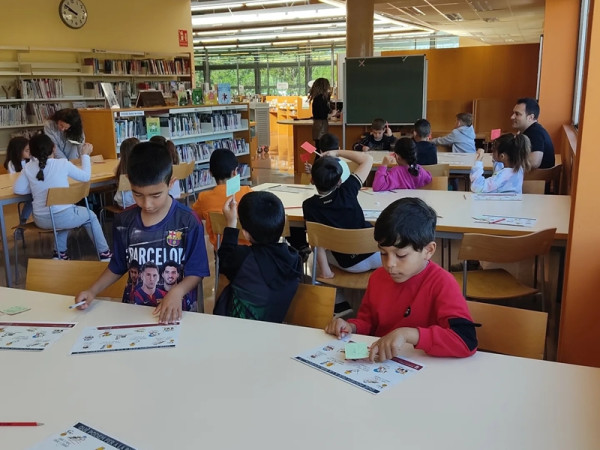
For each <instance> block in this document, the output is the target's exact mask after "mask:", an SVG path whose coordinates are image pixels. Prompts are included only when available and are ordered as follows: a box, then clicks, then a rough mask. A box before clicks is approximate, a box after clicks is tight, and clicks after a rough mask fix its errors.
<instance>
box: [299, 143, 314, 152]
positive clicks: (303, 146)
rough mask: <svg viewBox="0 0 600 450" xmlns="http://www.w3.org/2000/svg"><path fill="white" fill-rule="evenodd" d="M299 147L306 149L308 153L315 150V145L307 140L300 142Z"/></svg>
mask: <svg viewBox="0 0 600 450" xmlns="http://www.w3.org/2000/svg"><path fill="white" fill-rule="evenodd" d="M300 148H302V149H304V150H306V151H307V152H308V153H314V152H315V151H316V150H317V147H315V146H314V145H312V144H311V143H310V142H308V141H306V142H305V143H304V144H302V145H301V146H300Z"/></svg>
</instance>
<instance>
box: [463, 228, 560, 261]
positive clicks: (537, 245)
mask: <svg viewBox="0 0 600 450" xmlns="http://www.w3.org/2000/svg"><path fill="white" fill-rule="evenodd" d="M555 233H556V228H549V229H546V230H541V231H538V232H536V233H530V234H525V235H523V236H494V235H491V234H478V233H465V234H464V235H463V238H462V242H461V244H460V249H459V251H458V259H460V260H465V259H472V260H480V261H489V262H497V263H512V262H517V261H522V260H524V259H528V258H534V257H536V256H543V255H546V254H547V253H548V252H549V251H550V247H551V246H552V242H553V241H554V234H555Z"/></svg>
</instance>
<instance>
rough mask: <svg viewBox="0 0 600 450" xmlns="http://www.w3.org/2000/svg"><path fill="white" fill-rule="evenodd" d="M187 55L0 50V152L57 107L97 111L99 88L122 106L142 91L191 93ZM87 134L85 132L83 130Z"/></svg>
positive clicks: (101, 99)
mask: <svg viewBox="0 0 600 450" xmlns="http://www.w3.org/2000/svg"><path fill="white" fill-rule="evenodd" d="M190 61H191V59H190V55H189V54H172V55H164V54H153V53H146V52H137V51H121V50H100V49H69V48H40V47H0V151H4V150H5V148H6V144H7V143H8V141H9V140H10V138H11V137H12V136H13V135H18V134H24V135H28V134H31V133H33V132H35V131H37V130H39V129H41V128H42V127H43V122H44V120H46V119H47V118H48V117H49V116H51V115H52V114H53V113H54V111H56V110H58V109H61V108H68V107H73V108H82V107H94V106H96V107H102V106H104V97H103V95H102V89H101V87H100V83H102V82H110V83H111V84H112V85H113V89H114V91H115V94H116V96H117V98H118V99H119V101H120V104H121V105H124V104H127V101H131V102H132V103H134V104H135V98H136V96H137V92H138V91H139V90H142V89H156V90H159V91H161V92H162V93H163V95H165V96H166V97H170V96H171V92H172V90H174V88H177V89H191V88H193V83H192V80H193V70H192V67H191V64H190ZM86 132H87V130H86Z"/></svg>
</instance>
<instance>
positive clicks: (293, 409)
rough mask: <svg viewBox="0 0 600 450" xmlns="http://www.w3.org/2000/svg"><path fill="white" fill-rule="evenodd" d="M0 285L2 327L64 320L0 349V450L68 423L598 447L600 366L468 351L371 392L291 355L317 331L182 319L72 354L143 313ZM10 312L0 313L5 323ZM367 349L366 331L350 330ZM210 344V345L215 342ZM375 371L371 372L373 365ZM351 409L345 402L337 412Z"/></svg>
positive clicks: (153, 435) (335, 438) (159, 443)
mask: <svg viewBox="0 0 600 450" xmlns="http://www.w3.org/2000/svg"><path fill="white" fill-rule="evenodd" d="M72 303H73V298H72V297H68V296H61V295H54V294H44V293H39V292H31V291H24V290H17V289H9V288H0V307H1V309H4V308H5V307H8V306H12V305H21V306H27V307H30V308H31V309H30V310H29V311H26V312H24V313H21V314H18V315H16V316H3V318H2V320H4V321H7V320H8V321H11V322H12V321H23V322H31V321H44V322H61V323H64V322H77V325H76V326H75V327H74V328H72V329H70V330H68V331H66V332H65V333H64V335H62V337H61V338H60V339H59V340H58V341H57V342H55V343H53V344H52V345H51V346H49V347H48V348H46V349H45V350H43V351H39V352H27V351H18V350H12V351H7V350H0V351H1V352H2V358H3V360H2V362H3V364H2V367H3V370H2V372H1V373H0V383H2V385H4V386H10V389H5V392H4V395H3V399H2V400H3V406H4V408H3V414H2V416H3V419H1V420H5V421H21V420H27V421H29V420H31V421H40V422H43V423H44V425H43V426H38V427H3V429H2V439H1V440H2V447H3V448H11V449H16V448H29V447H30V446H32V445H34V444H36V443H39V442H41V441H43V440H44V439H46V438H47V437H48V436H50V435H53V434H55V433H58V432H60V431H62V430H63V429H65V428H66V427H68V426H71V425H73V424H75V423H77V422H82V423H84V424H86V425H89V426H91V427H94V428H96V429H99V430H101V431H102V432H104V433H106V434H107V435H109V436H111V437H114V438H116V439H118V440H120V441H122V442H125V443H127V444H129V445H131V446H133V447H135V448H143V449H166V448H177V449H188V448H189V449H192V448H200V447H202V448H211V449H235V448H246V449H266V450H268V449H279V448H282V447H285V448H287V449H306V448H340V447H344V448H349V449H359V448H370V447H372V446H373V443H377V444H378V446H379V447H389V448H392V447H397V446H398V443H399V442H401V443H402V447H403V448H419V449H439V448H444V447H448V446H450V447H451V448H453V447H460V448H462V449H482V448H486V449H507V448H544V449H547V450H554V449H556V450H558V449H565V448H574V449H578V450H587V449H595V448H598V442H600V427H598V426H597V424H596V422H597V420H596V418H597V417H598V414H600V369H598V368H590V367H583V366H576V365H569V364H561V363H555V362H548V361H540V360H533V359H526V358H516V357H510V356H503V355H498V354H491V353H483V352H478V353H476V354H475V355H473V356H472V357H469V358H464V359H456V358H433V357H429V356H427V355H425V354H424V353H423V352H421V351H418V350H414V349H413V348H412V347H411V346H408V345H407V346H405V348H404V349H403V350H404V351H403V354H404V356H406V357H407V358H409V359H411V360H414V361H415V362H417V363H420V364H423V365H424V366H425V367H424V369H423V370H421V371H420V372H419V373H416V374H414V375H412V376H411V377H407V378H406V379H404V380H402V381H401V382H400V383H399V384H397V385H395V386H392V387H390V388H389V389H388V390H387V391H384V392H382V393H380V394H378V395H373V394H370V393H367V392H365V391H362V390H360V389H358V388H357V387H354V386H352V385H351V384H348V383H344V382H343V381H341V380H338V379H336V378H334V377H331V376H328V375H326V374H324V373H322V372H320V371H318V370H315V369H313V368H311V367H308V366H306V365H304V364H301V363H299V362H297V361H294V360H293V359H292V357H293V356H295V355H297V354H299V353H301V352H305V351H309V350H311V349H313V348H315V347H318V346H322V345H324V344H326V343H327V342H329V341H330V340H331V339H332V336H328V335H326V334H325V333H324V332H323V331H322V330H318V329H310V328H303V327H297V326H291V325H279V324H272V323H265V322H256V321H251V320H243V319H234V318H227V317H219V316H212V315H207V314H199V313H187V312H184V313H183V321H182V325H181V332H180V334H179V338H178V342H177V345H176V347H174V348H164V349H156V350H137V351H119V352H111V353H94V354H91V353H90V354H83V355H71V354H70V350H71V348H72V346H73V344H74V343H75V342H76V340H77V339H78V338H79V336H80V335H81V333H82V330H83V329H84V327H89V326H102V325H114V324H140V323H154V322H155V321H156V319H155V318H154V317H153V316H152V308H146V307H143V306H135V305H127V304H122V303H116V302H109V301H96V302H95V303H94V304H93V305H92V307H91V308H90V309H89V310H88V311H85V312H84V311H79V310H76V309H73V310H72V309H68V308H67V306H68V305H70V304H72ZM8 317H10V318H8ZM354 339H355V341H357V342H365V343H367V344H369V343H371V342H372V341H373V340H374V338H372V337H368V336H358V335H357V336H354ZM215 343H218V345H215ZM373 367H374V369H375V368H376V367H377V365H376V364H373ZM350 405H351V406H350Z"/></svg>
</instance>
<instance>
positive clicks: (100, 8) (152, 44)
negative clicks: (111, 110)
mask: <svg viewBox="0 0 600 450" xmlns="http://www.w3.org/2000/svg"><path fill="white" fill-rule="evenodd" d="M84 2H85V5H86V7H87V11H88V21H87V23H86V24H85V25H84V26H83V27H82V28H80V29H79V30H72V29H70V28H68V27H67V26H66V25H64V24H63V23H62V21H61V19H60V17H59V15H58V5H59V3H60V2H59V0H22V1H14V0H10V1H8V0H0V10H1V11H2V26H0V45H2V46H40V47H58V48H74V49H78V48H97V49H109V50H128V51H144V52H165V53H181V52H186V53H190V52H193V48H192V45H193V44H192V24H191V15H190V0H168V1H164V0H120V1H117V0H84ZM179 29H185V30H187V32H188V41H189V47H179V39H178V34H177V30H179Z"/></svg>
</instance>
